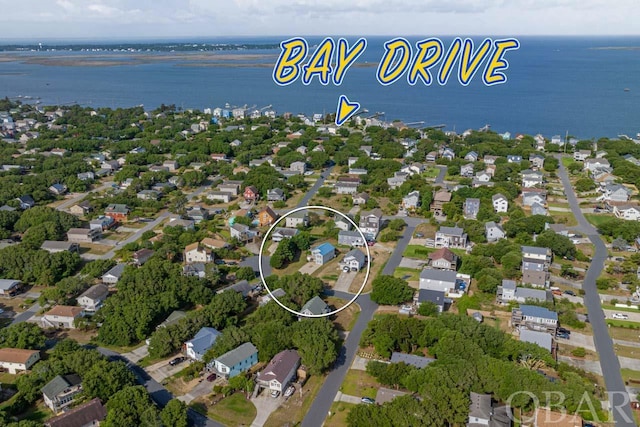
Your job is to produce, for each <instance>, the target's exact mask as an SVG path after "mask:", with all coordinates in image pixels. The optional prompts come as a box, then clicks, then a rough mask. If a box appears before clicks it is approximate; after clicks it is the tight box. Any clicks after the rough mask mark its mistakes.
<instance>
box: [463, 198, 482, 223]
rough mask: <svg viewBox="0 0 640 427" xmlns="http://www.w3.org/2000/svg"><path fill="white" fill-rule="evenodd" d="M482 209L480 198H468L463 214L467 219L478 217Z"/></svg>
mask: <svg viewBox="0 0 640 427" xmlns="http://www.w3.org/2000/svg"><path fill="white" fill-rule="evenodd" d="M479 211H480V199H474V198H468V199H467V200H465V201H464V206H463V207H462V213H463V216H464V217H465V218H466V219H476V218H477V217H478V212H479Z"/></svg>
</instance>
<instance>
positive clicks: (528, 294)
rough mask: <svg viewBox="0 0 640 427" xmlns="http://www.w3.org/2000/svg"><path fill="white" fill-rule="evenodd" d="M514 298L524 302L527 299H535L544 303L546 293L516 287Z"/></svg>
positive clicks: (540, 290) (541, 290)
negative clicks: (521, 299)
mask: <svg viewBox="0 0 640 427" xmlns="http://www.w3.org/2000/svg"><path fill="white" fill-rule="evenodd" d="M515 297H516V298H523V299H524V300H525V301H526V300H527V299H535V300H538V301H546V300H547V291H546V290H544V289H531V288H523V287H517V288H516V292H515Z"/></svg>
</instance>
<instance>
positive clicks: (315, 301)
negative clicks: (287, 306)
mask: <svg viewBox="0 0 640 427" xmlns="http://www.w3.org/2000/svg"><path fill="white" fill-rule="evenodd" d="M330 312H331V308H330V307H329V306H328V305H327V303H326V302H324V301H323V300H322V298H320V297H318V296H315V297H313V298H311V299H310V300H309V301H307V302H306V303H305V304H304V305H303V306H302V308H301V309H300V313H302V314H304V315H307V316H318V315H320V314H327V313H330Z"/></svg>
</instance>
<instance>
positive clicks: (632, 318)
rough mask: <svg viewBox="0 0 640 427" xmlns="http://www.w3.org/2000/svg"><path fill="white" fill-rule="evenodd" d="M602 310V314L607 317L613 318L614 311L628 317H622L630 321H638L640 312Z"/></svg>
mask: <svg viewBox="0 0 640 427" xmlns="http://www.w3.org/2000/svg"><path fill="white" fill-rule="evenodd" d="M602 311H604V315H605V317H606V318H607V319H613V318H614V317H613V315H614V314H615V313H620V314H624V315H626V316H627V317H628V319H624V320H628V321H630V322H640V313H633V312H630V311H616V310H602Z"/></svg>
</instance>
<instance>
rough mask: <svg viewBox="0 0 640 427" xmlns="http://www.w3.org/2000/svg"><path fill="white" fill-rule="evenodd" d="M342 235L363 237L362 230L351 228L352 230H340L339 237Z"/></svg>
mask: <svg viewBox="0 0 640 427" xmlns="http://www.w3.org/2000/svg"><path fill="white" fill-rule="evenodd" d="M340 236H348V237H359V238H361V239H362V236H361V235H360V232H359V231H356V230H350V231H345V230H340V231H339V232H338V237H340Z"/></svg>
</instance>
